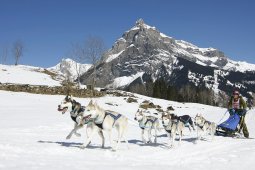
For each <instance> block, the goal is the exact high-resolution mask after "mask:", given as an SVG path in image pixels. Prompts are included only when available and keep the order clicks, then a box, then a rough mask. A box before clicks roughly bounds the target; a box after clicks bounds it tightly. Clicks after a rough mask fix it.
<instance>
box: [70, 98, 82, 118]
mask: <svg viewBox="0 0 255 170" xmlns="http://www.w3.org/2000/svg"><path fill="white" fill-rule="evenodd" d="M71 103H72V111H71V119H72V120H73V121H74V122H75V123H79V122H77V120H76V118H77V117H78V116H79V115H80V114H81V113H83V112H84V111H85V107H84V106H81V107H80V108H79V110H76V109H75V105H74V104H80V103H79V102H76V101H75V100H73V101H72V102H71ZM72 113H77V114H72Z"/></svg>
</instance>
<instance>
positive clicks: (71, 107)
mask: <svg viewBox="0 0 255 170" xmlns="http://www.w3.org/2000/svg"><path fill="white" fill-rule="evenodd" d="M84 109H85V108H84V107H82V106H81V104H80V103H79V102H76V101H75V100H74V99H73V98H72V96H66V97H65V98H64V100H63V101H62V102H61V104H60V105H58V111H60V112H62V114H65V113H66V112H67V111H68V112H70V115H71V119H72V120H73V121H74V128H73V129H72V130H71V132H70V133H69V134H68V135H67V137H66V139H70V138H71V137H72V135H73V134H75V135H76V136H79V137H80V136H81V135H80V134H79V133H77V132H76V131H77V130H79V129H80V128H82V127H83V126H84V125H85V124H87V128H86V134H87V138H88V136H89V134H90V133H91V132H92V131H97V132H98V134H99V136H100V137H101V139H102V147H104V141H105V140H104V135H103V132H102V130H101V129H99V128H98V127H97V126H95V124H94V123H93V122H91V121H86V122H85V121H84V118H83V114H84Z"/></svg>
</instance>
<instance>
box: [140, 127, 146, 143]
mask: <svg viewBox="0 0 255 170" xmlns="http://www.w3.org/2000/svg"><path fill="white" fill-rule="evenodd" d="M141 136H142V141H143V143H146V140H145V138H144V129H142V133H141Z"/></svg>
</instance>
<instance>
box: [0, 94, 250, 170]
mask: <svg viewBox="0 0 255 170" xmlns="http://www.w3.org/2000/svg"><path fill="white" fill-rule="evenodd" d="M0 95H1V99H0V100H1V101H0V103H1V107H0V114H1V119H0V136H1V140H0V169H3V170H4V169H8V170H29V169H37V170H45V169H48V170H55V169H61V170H70V169H74V170H78V169H81V170H82V169H83V170H84V169H100V170H101V169H105V170H110V169H111V170H115V169H116V170H119V169H124V170H125V169H133V170H136V169H137V170H141V169H147V170H152V169H162V170H163V169H168V170H169V169H178V170H184V169H185V170H186V169H190V170H197V169H207V170H210V169H214V170H215V169H217V170H225V169H233V170H235V169H236V170H237V169H238V170H240V169H252V168H254V166H255V162H254V157H255V140H253V139H248V140H247V139H232V138H224V137H218V136H217V137H216V138H215V140H214V141H212V142H210V141H200V142H198V143H197V144H195V143H194V137H195V133H192V134H189V132H188V131H185V137H184V140H183V142H182V144H181V146H176V148H174V149H168V148H166V143H167V140H168V139H167V138H166V136H165V133H164V131H161V132H160V134H159V138H158V144H156V145H148V144H147V145H144V144H142V143H141V138H140V129H139V127H138V123H137V122H135V121H134V120H133V118H134V113H135V112H136V110H137V108H138V103H126V101H125V100H124V98H123V97H112V96H106V97H102V98H98V99H96V100H97V102H98V103H99V104H100V105H101V106H102V107H103V108H105V109H111V110H115V111H119V112H121V113H122V114H124V115H126V116H127V117H128V118H129V131H128V135H127V137H128V140H129V143H130V144H129V145H130V149H129V150H128V149H127V148H126V146H125V145H124V144H123V145H120V150H119V151H118V152H111V151H110V150H109V149H108V147H109V141H108V136H106V149H101V148H100V140H99V137H98V136H97V135H96V137H95V139H94V140H93V141H92V144H91V146H90V147H89V148H87V149H84V150H81V149H79V146H80V145H81V144H82V143H83V142H84V140H85V129H82V130H80V132H81V133H82V136H81V137H80V138H79V137H76V136H73V137H72V138H71V139H70V140H66V139H65V137H66V135H67V134H68V133H69V131H70V130H71V129H72V127H73V122H72V120H71V119H70V116H69V114H68V113H66V114H65V115H62V114H61V113H59V112H58V111H57V105H58V104H59V103H60V101H61V100H62V99H63V98H64V96H49V95H36V94H27V93H14V92H5V91H0ZM137 96H138V95H137ZM138 97H139V98H138V101H139V103H140V102H142V101H143V100H145V99H148V100H150V101H152V102H154V104H159V105H161V106H162V107H163V108H164V109H166V107H167V106H169V105H172V106H173V107H174V108H175V109H176V113H177V114H179V115H182V114H190V115H191V116H195V114H196V113H203V114H204V116H205V117H206V118H207V119H208V120H210V121H215V122H217V123H218V121H219V120H220V119H221V117H222V116H223V115H224V113H225V109H223V108H217V107H212V106H206V105H201V104H193V103H186V104H183V103H177V102H169V101H165V100H160V99H152V98H148V97H144V96H138ZM75 99H76V100H77V101H79V102H81V103H82V104H83V105H86V104H88V102H89V99H87V98H83V99H81V98H75ZM106 103H114V105H107V104H106ZM116 105H118V106H116ZM254 121H255V111H254V110H252V111H250V113H248V115H247V124H248V128H249V130H250V135H251V137H254V136H255V124H254ZM114 137H116V134H114Z"/></svg>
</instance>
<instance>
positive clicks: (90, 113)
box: [82, 100, 128, 150]
mask: <svg viewBox="0 0 255 170" xmlns="http://www.w3.org/2000/svg"><path fill="white" fill-rule="evenodd" d="M84 116H85V117H84V119H93V121H94V123H95V125H96V126H98V127H100V128H101V129H102V130H104V131H107V132H108V134H109V139H110V145H111V148H112V150H117V149H118V146H119V143H120V140H121V138H122V137H123V138H124V140H125V142H126V144H127V145H128V141H127V140H126V138H125V133H126V131H127V128H128V127H127V126H128V119H127V118H126V117H125V116H123V115H121V114H119V113H117V112H114V111H109V110H104V109H102V108H101V107H99V106H98V105H97V104H96V103H93V101H92V100H91V101H90V102H89V104H88V105H87V106H86V108H85V112H84ZM113 128H116V130H117V132H118V141H117V144H116V146H115V147H113V145H112V143H113V140H112V130H113ZM93 134H94V133H91V135H90V136H89V138H88V140H87V141H86V142H85V143H84V144H83V146H82V148H85V147H87V145H88V144H89V142H90V140H91V139H92V138H93Z"/></svg>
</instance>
